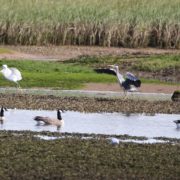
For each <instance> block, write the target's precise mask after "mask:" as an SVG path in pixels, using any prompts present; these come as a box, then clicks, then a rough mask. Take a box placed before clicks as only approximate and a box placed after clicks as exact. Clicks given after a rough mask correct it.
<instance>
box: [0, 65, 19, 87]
mask: <svg viewBox="0 0 180 180" xmlns="http://www.w3.org/2000/svg"><path fill="white" fill-rule="evenodd" d="M0 72H1V73H2V74H3V76H4V77H5V78H6V79H7V80H9V81H12V82H14V83H16V84H17V87H18V88H20V85H19V83H18V81H20V80H21V79H22V76H21V72H20V71H19V70H18V69H16V68H9V67H8V66H7V65H6V64H4V65H2V70H1V71H0Z"/></svg>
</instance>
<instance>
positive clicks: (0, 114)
mask: <svg viewBox="0 0 180 180" xmlns="http://www.w3.org/2000/svg"><path fill="white" fill-rule="evenodd" d="M0 116H1V117H3V116H4V108H1V112H0Z"/></svg>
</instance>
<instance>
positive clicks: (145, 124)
mask: <svg viewBox="0 0 180 180" xmlns="http://www.w3.org/2000/svg"><path fill="white" fill-rule="evenodd" d="M37 115H42V116H49V117H56V111H44V110H9V111H7V112H5V117H6V120H5V121H4V123H3V124H1V125H0V129H1V130H31V131H51V132H54V131H57V128H56V127H55V126H53V125H43V124H41V125H37V122H35V121H34V120H33V118H34V116H37ZM62 117H63V119H64V121H65V124H64V126H63V127H62V128H61V129H60V132H68V133H95V134H108V135H114V134H116V135H124V134H128V135H130V136H145V137H167V138H180V128H177V127H176V124H175V123H174V122H173V120H177V119H180V114H155V115H147V114H123V113H80V112H74V111H66V112H64V113H62Z"/></svg>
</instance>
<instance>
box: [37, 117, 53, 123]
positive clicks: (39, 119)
mask: <svg viewBox="0 0 180 180" xmlns="http://www.w3.org/2000/svg"><path fill="white" fill-rule="evenodd" d="M34 120H35V121H43V122H44V123H46V124H49V123H50V122H51V119H50V118H49V117H43V116H36V117H35V118H34Z"/></svg>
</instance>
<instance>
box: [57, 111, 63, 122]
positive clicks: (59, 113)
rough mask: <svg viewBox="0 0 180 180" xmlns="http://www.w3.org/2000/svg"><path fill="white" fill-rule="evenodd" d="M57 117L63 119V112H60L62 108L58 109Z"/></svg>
mask: <svg viewBox="0 0 180 180" xmlns="http://www.w3.org/2000/svg"><path fill="white" fill-rule="evenodd" d="M57 118H58V119H59V120H62V117H61V112H60V110H58V111H57Z"/></svg>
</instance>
